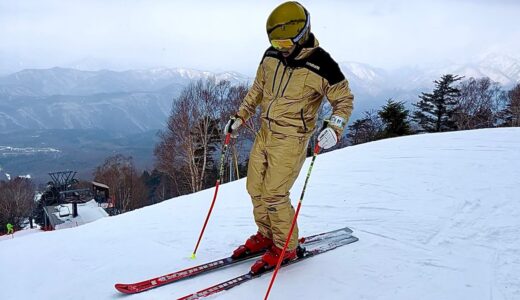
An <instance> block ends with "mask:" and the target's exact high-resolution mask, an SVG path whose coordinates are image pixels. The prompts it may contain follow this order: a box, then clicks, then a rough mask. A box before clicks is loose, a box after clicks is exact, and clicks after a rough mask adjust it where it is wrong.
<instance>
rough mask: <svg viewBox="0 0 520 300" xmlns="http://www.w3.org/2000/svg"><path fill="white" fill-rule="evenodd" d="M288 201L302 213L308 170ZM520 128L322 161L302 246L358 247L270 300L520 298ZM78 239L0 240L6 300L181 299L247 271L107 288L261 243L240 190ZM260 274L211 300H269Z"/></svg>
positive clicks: (297, 268)
mask: <svg viewBox="0 0 520 300" xmlns="http://www.w3.org/2000/svg"><path fill="white" fill-rule="evenodd" d="M309 163H310V161H307V162H306V164H305V165H304V167H303V171H302V172H301V174H300V177H299V178H298V180H297V182H296V184H295V186H294V187H293V189H292V194H291V198H292V201H293V203H295V204H296V202H297V201H298V199H297V197H299V195H300V192H301V188H302V186H303V181H304V177H305V174H306V170H307V168H308V166H309ZM519 194H520V128H504V129H486V130H474V131H466V132H454V133H443V134H428V135H416V136H409V137H403V138H396V139H388V140H382V141H377V142H373V143H369V144H364V145H359V146H355V147H349V148H346V149H341V150H338V151H334V152H331V153H326V154H323V155H320V156H318V158H317V161H316V165H315V167H314V170H313V173H312V175H311V179H310V181H309V186H308V189H307V193H306V195H305V199H304V202H303V206H302V210H301V215H300V219H299V226H300V235H309V234H313V233H317V232H322V231H325V230H331V229H337V228H340V227H343V226H349V227H350V228H352V229H353V230H354V235H356V236H357V237H358V238H359V241H358V242H356V243H354V244H351V245H348V246H345V247H341V248H338V249H336V250H334V251H332V252H330V253H327V254H324V255H320V256H319V257H316V258H312V259H309V260H307V261H305V262H303V263H301V264H300V263H299V264H295V265H292V266H289V267H287V268H285V269H283V270H282V271H281V272H280V273H279V276H278V277H277V281H276V283H275V285H274V288H273V290H272V292H271V296H270V299H289V298H296V299H298V298H299V299H356V300H357V299H370V300H374V299H377V300H383V299H384V300H386V299H388V300H390V299H391V300H394V299H399V300H402V299H404V300H407V299H410V300H412V299H413V300H415V299H425V300H429V299H431V300H459V299H486V300H488V299H494V300H515V299H520V241H519V237H520V202H519V201H518V200H519ZM212 195H213V189H208V190H205V191H202V192H200V193H197V194H193V195H188V196H184V197H180V198H176V199H172V200H170V201H165V202H163V203H160V204H157V205H155V206H151V207H146V208H143V209H140V210H137V211H134V212H131V213H127V214H124V215H120V216H116V217H111V218H105V219H102V220H99V221H96V222H93V223H90V224H87V225H84V226H81V227H77V228H71V229H64V230H59V231H54V232H42V233H38V234H30V235H20V236H19V237H18V236H17V235H16V234H15V238H14V239H7V238H3V239H0V282H1V283H2V287H1V288H0V299H2V300H18V299H132V300H134V299H176V298H178V297H180V296H184V295H185V294H188V293H191V292H195V291H197V290H199V289H201V288H204V287H207V286H209V285H213V284H215V283H218V282H220V281H222V280H224V279H229V278H231V277H233V276H237V275H240V274H242V273H245V272H247V270H248V268H249V266H250V264H249V263H245V264H242V265H239V266H236V267H232V268H230V269H225V270H222V271H219V272H216V273H211V274H208V275H205V276H202V277H197V278H196V279H193V280H189V281H184V282H181V283H178V284H172V285H169V286H165V287H162V288H159V289H156V290H151V291H149V292H146V293H143V294H137V295H133V296H122V295H120V294H118V293H117V292H116V291H115V290H114V288H113V284H114V283H116V282H133V281H139V280H143V279H146V278H148V277H152V276H157V275H162V274H165V273H170V272H172V271H175V270H178V269H180V268H185V267H188V266H192V265H194V264H198V263H202V262H205V261H208V260H212V259H216V258H220V257H223V256H225V255H228V254H229V253H230V252H231V250H232V249H233V248H234V247H235V246H236V245H238V244H240V243H242V242H243V241H244V240H245V239H246V238H247V237H248V236H249V235H251V234H253V233H254V232H255V229H256V227H255V225H254V221H253V218H252V206H251V204H250V200H249V197H248V195H247V193H246V190H245V180H240V181H237V182H233V183H230V184H225V185H222V187H221V189H220V191H219V198H218V200H217V204H216V206H215V208H214V215H213V216H212V218H211V220H210V223H209V225H208V227H207V230H206V234H205V238H204V239H203V241H202V244H201V246H200V248H199V251H198V256H197V260H196V261H192V260H190V259H188V257H189V256H190V254H191V252H192V250H193V247H194V245H195V242H196V239H197V236H198V233H199V231H200V228H201V226H202V223H203V221H204V218H205V215H206V212H207V209H208V208H209V204H210V202H211V198H212ZM269 280H270V276H268V275H266V276H263V277H261V278H259V279H255V280H253V281H252V282H249V283H246V284H244V285H242V286H240V287H237V288H235V289H233V290H230V291H228V292H224V293H220V294H218V295H216V296H214V297H212V298H211V299H263V295H264V293H265V290H266V288H267V285H268V283H269Z"/></svg>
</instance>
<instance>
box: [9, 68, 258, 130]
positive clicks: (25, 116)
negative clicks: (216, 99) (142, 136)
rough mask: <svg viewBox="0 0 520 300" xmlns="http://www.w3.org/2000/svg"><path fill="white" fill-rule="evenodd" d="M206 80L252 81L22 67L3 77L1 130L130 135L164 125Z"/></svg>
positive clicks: (166, 72)
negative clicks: (187, 91)
mask: <svg viewBox="0 0 520 300" xmlns="http://www.w3.org/2000/svg"><path fill="white" fill-rule="evenodd" d="M207 78H215V79H216V80H217V81H221V80H227V81H230V82H231V83H232V84H237V83H241V82H244V83H247V82H249V78H247V77H246V76H244V75H241V74H239V73H236V72H223V73H212V72H206V71H197V70H191V69H182V68H177V69H167V68H156V69H147V70H130V71H123V72H115V71H109V70H102V71H80V70H75V69H65V68H52V69H42V70H23V71H20V72H17V73H14V74H11V75H8V76H5V77H2V78H0V132H7V131H15V130H21V129H105V130H108V131H114V132H120V133H123V134H128V133H138V132H144V131H147V130H153V129H161V128H163V127H164V122H165V120H166V118H167V116H168V114H169V112H170V109H171V104H172V101H173V99H174V97H176V96H178V94H179V93H180V91H181V90H182V88H183V87H185V86H187V85H188V84H189V83H190V82H193V81H194V80H199V79H207Z"/></svg>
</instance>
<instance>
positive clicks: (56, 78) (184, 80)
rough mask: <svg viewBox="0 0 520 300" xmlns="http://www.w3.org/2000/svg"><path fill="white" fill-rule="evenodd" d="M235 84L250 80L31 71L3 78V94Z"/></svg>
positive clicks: (186, 73) (193, 74)
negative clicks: (212, 82)
mask: <svg viewBox="0 0 520 300" xmlns="http://www.w3.org/2000/svg"><path fill="white" fill-rule="evenodd" d="M211 77H213V78H215V79H216V80H218V81H220V80H224V79H225V80H229V81H231V82H232V83H235V84H236V83H238V82H247V81H248V80H249V79H248V78H247V77H246V76H244V75H241V74H238V73H236V72H223V73H213V72H207V71H198V70H192V69H183V68H176V69H168V68H155V69H146V70H128V71H121V72H116V71H110V70H101V71H81V70H76V69H67V68H52V69H28V70H23V71H20V72H17V73H14V74H11V75H8V76H4V77H1V78H0V95H2V94H4V95H11V96H39V97H44V96H54V95H73V96H85V95H92V94H106V93H129V92H153V91H159V90H161V89H164V88H166V87H169V86H171V85H177V86H184V85H187V84H188V83H189V82H191V81H193V80H198V79H206V78H211Z"/></svg>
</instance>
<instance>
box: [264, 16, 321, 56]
mask: <svg viewBox="0 0 520 300" xmlns="http://www.w3.org/2000/svg"><path fill="white" fill-rule="evenodd" d="M310 27H311V17H310V16H309V15H307V20H306V21H305V27H303V29H302V31H301V32H300V33H299V34H298V35H297V36H295V37H294V38H292V39H290V38H289V39H273V40H271V41H270V42H271V45H272V46H273V48H275V49H276V50H278V51H282V52H283V51H289V50H291V48H292V47H293V46H294V45H296V43H298V42H299V41H300V40H301V39H302V38H303V37H304V36H305V34H306V33H307V32H308V31H309V30H310ZM275 28H276V27H275ZM273 30H274V28H273Z"/></svg>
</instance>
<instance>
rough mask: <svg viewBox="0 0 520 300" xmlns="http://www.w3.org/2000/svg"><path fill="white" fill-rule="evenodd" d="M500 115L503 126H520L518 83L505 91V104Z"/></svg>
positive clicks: (519, 92)
mask: <svg viewBox="0 0 520 300" xmlns="http://www.w3.org/2000/svg"><path fill="white" fill-rule="evenodd" d="M501 115H502V118H503V119H504V125H505V126H513V127H519V126H520V84H517V85H516V86H515V87H514V88H513V89H512V90H510V91H509V92H508V93H507V105H506V108H505V109H504V110H503V111H502V113H501Z"/></svg>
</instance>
